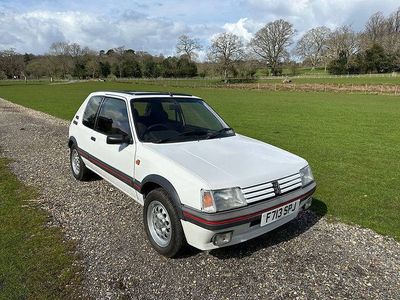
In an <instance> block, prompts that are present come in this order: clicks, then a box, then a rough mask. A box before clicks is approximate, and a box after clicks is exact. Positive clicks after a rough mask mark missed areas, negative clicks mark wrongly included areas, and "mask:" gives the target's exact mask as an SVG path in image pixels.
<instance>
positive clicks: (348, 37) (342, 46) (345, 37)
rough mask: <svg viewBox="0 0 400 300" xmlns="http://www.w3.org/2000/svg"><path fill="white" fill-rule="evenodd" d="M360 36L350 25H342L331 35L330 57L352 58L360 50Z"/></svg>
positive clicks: (328, 45)
mask: <svg viewBox="0 0 400 300" xmlns="http://www.w3.org/2000/svg"><path fill="white" fill-rule="evenodd" d="M359 48H360V44H359V36H358V35H357V33H355V32H354V30H353V29H352V28H351V27H350V26H347V25H345V26H341V27H339V28H337V29H336V30H335V31H333V32H332V33H331V34H330V35H329V39H328V43H327V49H328V50H327V51H328V56H329V58H331V59H333V60H335V59H339V58H340V57H341V58H343V57H346V58H350V57H351V55H353V54H355V53H357V52H358V51H359Z"/></svg>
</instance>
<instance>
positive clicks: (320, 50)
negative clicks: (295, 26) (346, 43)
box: [296, 26, 331, 69]
mask: <svg viewBox="0 0 400 300" xmlns="http://www.w3.org/2000/svg"><path fill="white" fill-rule="evenodd" d="M330 34H331V30H330V29H329V28H328V27H325V26H320V27H316V28H313V29H311V30H309V31H307V32H306V33H305V34H304V35H303V36H302V37H301V39H300V40H299V41H298V42H297V46H296V54H297V55H298V56H300V57H301V58H302V59H303V60H308V61H310V63H311V66H312V68H313V69H314V68H315V67H316V66H317V65H318V64H319V63H321V62H322V61H326V60H325V59H324V58H325V56H326V52H327V44H328V39H329V35H330Z"/></svg>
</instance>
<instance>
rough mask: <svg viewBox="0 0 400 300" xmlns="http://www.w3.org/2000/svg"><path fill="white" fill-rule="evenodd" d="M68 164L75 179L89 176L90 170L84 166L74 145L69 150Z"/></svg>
mask: <svg viewBox="0 0 400 300" xmlns="http://www.w3.org/2000/svg"><path fill="white" fill-rule="evenodd" d="M70 165H71V171H72V175H74V177H75V178H76V179H77V180H81V181H82V180H86V179H88V177H89V174H90V171H89V169H88V168H86V166H85V163H84V162H83V161H82V158H81V156H80V155H79V152H78V149H77V147H76V146H75V145H72V147H71V150H70Z"/></svg>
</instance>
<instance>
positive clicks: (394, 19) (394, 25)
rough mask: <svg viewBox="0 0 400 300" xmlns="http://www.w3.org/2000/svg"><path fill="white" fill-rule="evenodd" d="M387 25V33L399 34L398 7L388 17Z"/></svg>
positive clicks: (399, 17)
mask: <svg viewBox="0 0 400 300" xmlns="http://www.w3.org/2000/svg"><path fill="white" fill-rule="evenodd" d="M387 24H388V25H387V27H388V32H389V33H400V7H399V8H398V9H397V10H396V11H395V12H393V13H392V14H391V15H390V16H389V18H388V20H387Z"/></svg>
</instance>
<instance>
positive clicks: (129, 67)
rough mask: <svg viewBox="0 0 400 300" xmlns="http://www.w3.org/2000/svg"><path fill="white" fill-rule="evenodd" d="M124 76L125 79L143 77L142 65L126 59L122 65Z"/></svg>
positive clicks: (132, 59)
mask: <svg viewBox="0 0 400 300" xmlns="http://www.w3.org/2000/svg"><path fill="white" fill-rule="evenodd" d="M122 74H123V76H124V77H137V78H140V77H142V69H141V68H140V64H139V63H138V62H137V61H136V60H135V59H134V58H133V57H130V58H126V59H124V61H123V63H122Z"/></svg>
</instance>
